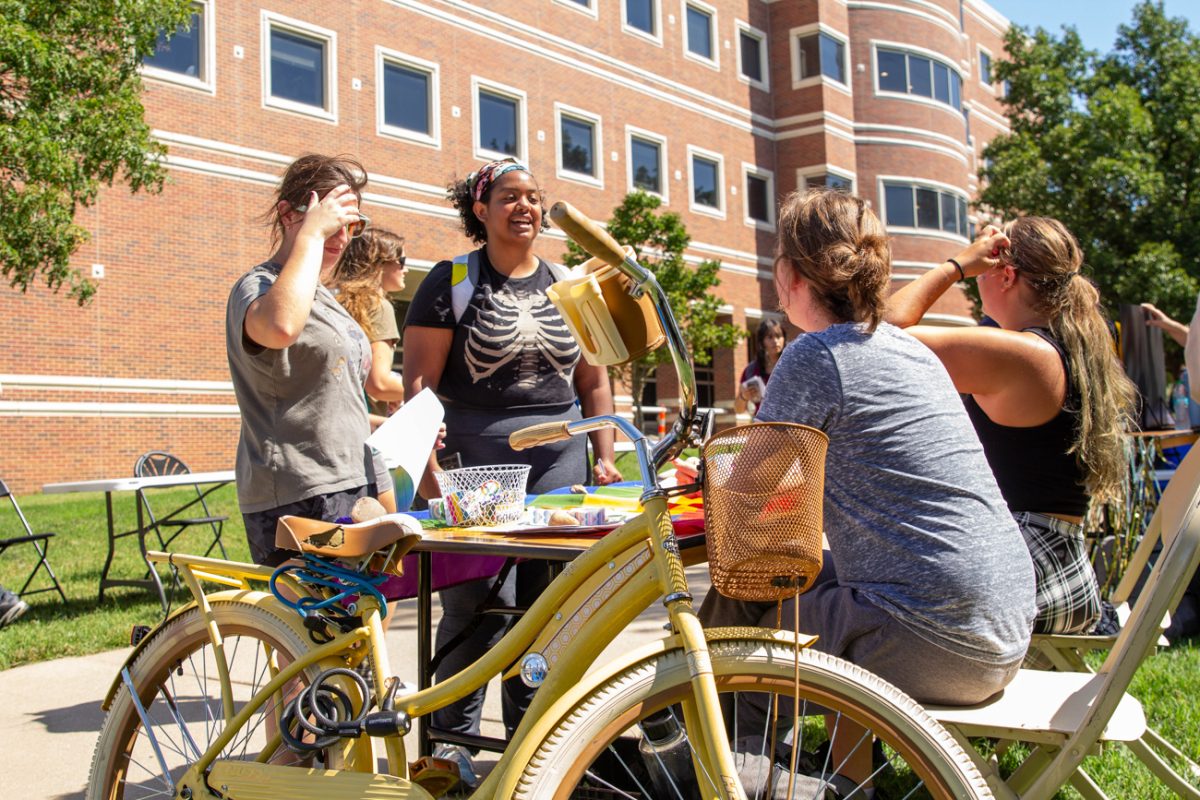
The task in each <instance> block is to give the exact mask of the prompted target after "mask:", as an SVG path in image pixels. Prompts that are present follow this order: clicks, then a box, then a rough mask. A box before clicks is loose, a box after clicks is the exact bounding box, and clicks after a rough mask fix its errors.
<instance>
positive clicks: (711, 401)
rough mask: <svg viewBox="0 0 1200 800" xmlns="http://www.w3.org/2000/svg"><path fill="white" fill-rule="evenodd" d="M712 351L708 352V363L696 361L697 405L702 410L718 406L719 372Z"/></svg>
mask: <svg viewBox="0 0 1200 800" xmlns="http://www.w3.org/2000/svg"><path fill="white" fill-rule="evenodd" d="M714 355H715V353H713V351H712V350H709V351H708V362H707V363H705V364H701V363H700V359H696V363H695V365H694V368H693V369H694V374H695V376H696V405H697V406H699V407H700V408H712V407H713V406H715V405H716V404H717V370H716V367H715V366H714V364H713V362H714V361H715V359H714V358H713V356H714Z"/></svg>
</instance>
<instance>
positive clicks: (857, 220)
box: [776, 189, 892, 331]
mask: <svg viewBox="0 0 1200 800" xmlns="http://www.w3.org/2000/svg"><path fill="white" fill-rule="evenodd" d="M776 255H777V256H778V257H779V258H785V259H787V260H788V261H789V262H790V263H791V266H792V269H793V270H795V272H796V274H797V275H799V276H800V277H802V278H804V279H805V280H806V281H808V283H809V286H810V287H811V288H812V296H813V299H814V300H816V301H817V302H818V303H820V304H821V306H822V307H823V308H824V309H825V310H826V311H828V312H829V313H830V314H832V315H833V316H834V317H835V318H836V319H838V320H839V321H841V322H859V323H862V324H863V325H864V327H865V328H866V330H868V331H874V330H875V328H876V327H877V326H878V325H879V323H880V322H881V321H882V320H883V312H884V308H885V307H886V305H887V295H888V285H889V284H890V282H891V271H892V251H891V246H890V245H889V244H888V239H887V232H886V231H885V230H884V228H883V224H882V223H881V222H880V221H879V218H878V217H876V216H875V214H874V213H873V212H872V211H871V209H869V208H867V204H866V203H865V202H863V201H862V200H861V199H860V198H857V197H852V196H850V195H848V194H846V193H845V192H837V191H832V190H829V189H812V190H809V191H808V192H792V193H791V194H790V195H788V196H787V197H786V198H784V200H783V203H782V204H781V205H780V208H779V244H778V246H777V248H776ZM778 263H779V262H778V260H776V265H778ZM776 269H778V266H776Z"/></svg>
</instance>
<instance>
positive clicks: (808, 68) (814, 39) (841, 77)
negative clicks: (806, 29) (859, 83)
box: [796, 31, 846, 85]
mask: <svg viewBox="0 0 1200 800" xmlns="http://www.w3.org/2000/svg"><path fill="white" fill-rule="evenodd" d="M796 50H797V53H798V59H799V72H798V73H797V74H798V75H799V79H800V80H806V79H808V78H816V77H819V76H822V75H823V76H825V77H826V78H830V79H831V80H835V81H837V82H838V83H841V84H843V85H846V43H845V42H843V41H841V40H840V39H837V38H835V37H833V36H831V35H829V34H828V33H825V32H823V31H822V32H820V33H813V34H808V35H806V36H801V37H798V38H797V39H796Z"/></svg>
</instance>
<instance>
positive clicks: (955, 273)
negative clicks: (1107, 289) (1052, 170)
mask: <svg viewBox="0 0 1200 800" xmlns="http://www.w3.org/2000/svg"><path fill="white" fill-rule="evenodd" d="M1082 265H1083V254H1082V251H1081V250H1080V248H1079V243H1078V242H1077V241H1076V240H1075V237H1074V236H1072V235H1071V232H1070V231H1068V230H1067V229H1066V227H1064V226H1063V224H1062V223H1061V222H1058V221H1057V220H1054V219H1049V218H1046V217H1021V218H1020V219H1017V220H1014V221H1013V222H1010V223H1009V224H1008V225H1007V226H1005V229H1004V230H1003V231H1002V230H1000V229H999V228H996V227H994V226H988V227H987V228H985V229H984V230H983V232H982V234H981V235H980V237H979V238H978V239H977V240H976V241H975V242H974V243H972V244H971V245H969V246H968V247H967V248H966V249H964V250H963V251H962V252H961V253H959V254H958V255H957V256H955V257H954V258H951V259H948V260H947V261H946V262H945V263H943V264H941V265H940V266H938V267H937V268H936V269H933V270H930V271H929V272H927V273H925V274H924V275H922V276H921V277H920V278H918V279H917V280H915V281H913V282H912V283H910V284H908V285H907V286H905V287H903V288H902V289H900V290H899V291H897V292H896V293H895V294H894V295H893V296H892V298H891V300H890V301H889V307H888V314H887V318H888V319H889V320H890V321H891V322H893V323H894V324H896V325H899V326H900V327H908V326H914V327H908V332H909V333H911V334H912V335H914V336H915V337H917V338H918V339H920V340H921V341H922V342H924V343H925V344H926V345H927V346H928V347H929V348H930V349H931V350H933V352H934V353H936V354H937V356H938V357H939V358H940V359H941V361H942V363H943V364H945V366H946V370H947V371H948V372H949V373H950V377H951V379H952V380H953V381H954V385H955V387H956V388H957V389H958V390H959V391H960V392H961V393H962V394H963V396H964V397H963V400H964V403H965V405H966V407H967V412H968V414H970V416H971V421H972V422H973V423H974V425H975V429H976V431H977V432H978V433H979V439H980V441H981V442H982V444H983V448H984V452H985V453H986V454H987V458H988V463H989V464H990V465H991V467H992V471H993V472H994V473H995V475H996V481H997V483H999V485H1000V490H1001V492H1002V493H1003V494H1004V499H1005V502H1006V503H1007V504H1008V507H1009V510H1010V511H1012V513H1013V515H1014V516H1015V517H1016V518H1017V522H1018V524H1019V525H1020V527H1021V532H1022V534H1023V535H1024V537H1025V542H1026V544H1027V545H1028V546H1029V550H1030V554H1031V555H1032V556H1033V561H1034V571H1035V573H1036V576H1037V604H1038V615H1037V619H1036V621H1035V623H1034V631H1035V632H1037V633H1079V632H1086V631H1089V630H1090V629H1091V628H1092V627H1093V626H1094V625H1095V623H1096V621H1097V619H1098V618H1099V616H1100V610H1101V606H1100V596H1099V587H1098V586H1097V582H1096V575H1095V572H1094V570H1093V569H1092V565H1091V562H1090V561H1089V559H1088V557H1087V553H1086V548H1085V546H1084V540H1083V530H1082V528H1081V526H1080V523H1081V522H1082V519H1083V515H1084V513H1085V512H1086V510H1087V505H1088V502H1089V499H1096V500H1100V501H1104V500H1107V499H1109V498H1112V497H1113V496H1114V495H1115V494H1116V493H1117V492H1118V491H1119V489H1120V486H1121V476H1122V474H1123V472H1124V470H1125V464H1126V462H1125V454H1124V448H1123V443H1122V439H1123V435H1124V432H1125V428H1126V424H1127V421H1128V419H1129V413H1130V411H1131V409H1132V407H1133V400H1134V388H1133V385H1132V384H1131V383H1130V381H1129V379H1128V378H1127V377H1126V376H1125V373H1124V371H1123V370H1122V368H1121V365H1120V363H1119V362H1118V361H1117V359H1116V355H1115V352H1114V350H1113V341H1112V336H1111V335H1110V333H1109V330H1108V325H1107V323H1106V321H1105V319H1104V317H1103V316H1102V315H1101V313H1100V310H1099V309H1100V305H1099V301H1100V295H1099V292H1097V290H1096V287H1095V286H1093V285H1092V283H1091V281H1089V280H1088V279H1087V278H1085V277H1084V276H1083V275H1082V274H1081V273H1080V269H1081V267H1082ZM967 278H975V280H976V283H977V284H978V286H979V296H980V299H981V301H982V305H983V313H985V314H986V315H987V316H988V317H990V318H991V319H992V320H994V321H995V322H996V323H997V324H998V325H999V327H983V326H981V327H969V328H945V327H927V326H920V325H916V323H917V322H919V321H920V318H921V316H922V315H923V314H924V313H925V312H926V311H927V310H928V309H929V307H930V306H931V305H933V303H934V301H935V300H937V299H938V298H939V297H940V296H941V295H942V294H943V293H944V292H945V291H946V290H947V289H949V288H950V287H951V286H953V285H954V284H955V283H956V282H958V281H961V280H965V279H967Z"/></svg>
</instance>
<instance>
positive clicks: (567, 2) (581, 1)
mask: <svg viewBox="0 0 1200 800" xmlns="http://www.w3.org/2000/svg"><path fill="white" fill-rule="evenodd" d="M554 2H556V3H558V4H559V5H564V6H566V7H567V8H573V9H575V10H576V11H580V12H582V13H584V14H587V15H588V16H589V17H595V16H596V2H595V0H554Z"/></svg>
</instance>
